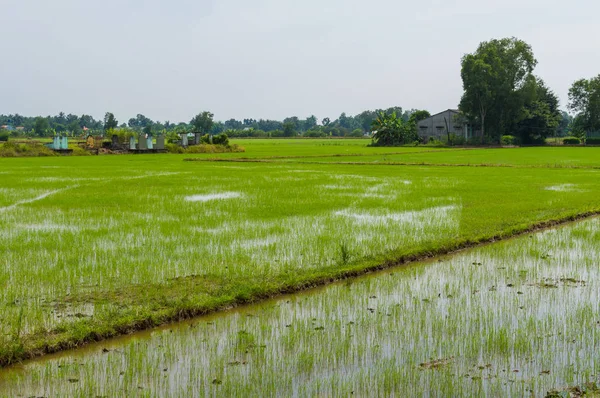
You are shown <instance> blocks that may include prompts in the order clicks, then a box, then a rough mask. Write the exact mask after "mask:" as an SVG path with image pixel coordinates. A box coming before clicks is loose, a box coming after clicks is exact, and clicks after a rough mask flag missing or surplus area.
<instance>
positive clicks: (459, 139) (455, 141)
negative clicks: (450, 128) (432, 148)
mask: <svg viewBox="0 0 600 398" xmlns="http://www.w3.org/2000/svg"><path fill="white" fill-rule="evenodd" d="M466 142H467V140H466V139H465V137H464V136H463V135H456V134H454V133H452V134H450V142H449V144H450V145H465V144H466Z"/></svg>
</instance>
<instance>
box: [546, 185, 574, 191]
mask: <svg viewBox="0 0 600 398" xmlns="http://www.w3.org/2000/svg"><path fill="white" fill-rule="evenodd" d="M576 187H577V186H576V185H575V184H561V185H553V186H550V187H546V188H545V189H546V191H555V192H574V191H576V190H577V189H576Z"/></svg>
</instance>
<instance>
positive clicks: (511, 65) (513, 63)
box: [459, 37, 537, 141]
mask: <svg viewBox="0 0 600 398" xmlns="http://www.w3.org/2000/svg"><path fill="white" fill-rule="evenodd" d="M536 65H537V60H536V59H535V57H534V55H533V51H532V49H531V46H530V45H529V44H527V43H525V42H524V41H522V40H519V39H516V38H514V37H513V38H505V39H497V40H490V41H488V42H482V43H481V44H480V45H479V47H478V48H477V50H476V51H475V52H474V53H473V54H467V55H465V56H464V57H463V59H462V69H461V77H462V80H463V88H464V94H463V96H462V98H461V101H460V105H459V108H460V110H461V111H462V112H463V113H464V114H465V115H467V117H469V118H470V119H471V120H472V121H474V122H475V121H476V122H478V123H479V124H480V126H481V136H482V141H483V139H484V137H485V136H486V134H487V135H488V136H489V137H490V138H492V139H496V140H499V138H500V136H502V135H504V134H507V133H509V132H511V131H512V130H513V128H514V127H515V125H516V124H517V123H519V122H520V121H521V120H522V119H523V118H524V117H525V113H524V111H523V108H524V106H525V101H526V99H527V95H528V90H530V89H531V85H530V84H531V82H532V79H533V80H534V79H535V78H534V77H533V70H534V68H535V66H536Z"/></svg>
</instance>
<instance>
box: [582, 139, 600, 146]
mask: <svg viewBox="0 0 600 398" xmlns="http://www.w3.org/2000/svg"><path fill="white" fill-rule="evenodd" d="M585 143H586V145H600V137H594V138H587V139H586V140H585Z"/></svg>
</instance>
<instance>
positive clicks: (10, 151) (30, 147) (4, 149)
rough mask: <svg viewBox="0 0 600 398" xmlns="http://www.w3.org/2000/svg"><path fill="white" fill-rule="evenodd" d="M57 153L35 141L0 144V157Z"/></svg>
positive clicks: (54, 154)
mask: <svg viewBox="0 0 600 398" xmlns="http://www.w3.org/2000/svg"><path fill="white" fill-rule="evenodd" d="M56 155H57V154H56V153H55V152H54V151H53V150H52V149H50V148H47V147H45V146H44V145H42V144H40V143H39V142H36V141H31V142H29V143H27V144H15V143H14V142H7V143H5V144H3V145H2V146H0V157H21V156H23V157H24V156H56Z"/></svg>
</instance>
